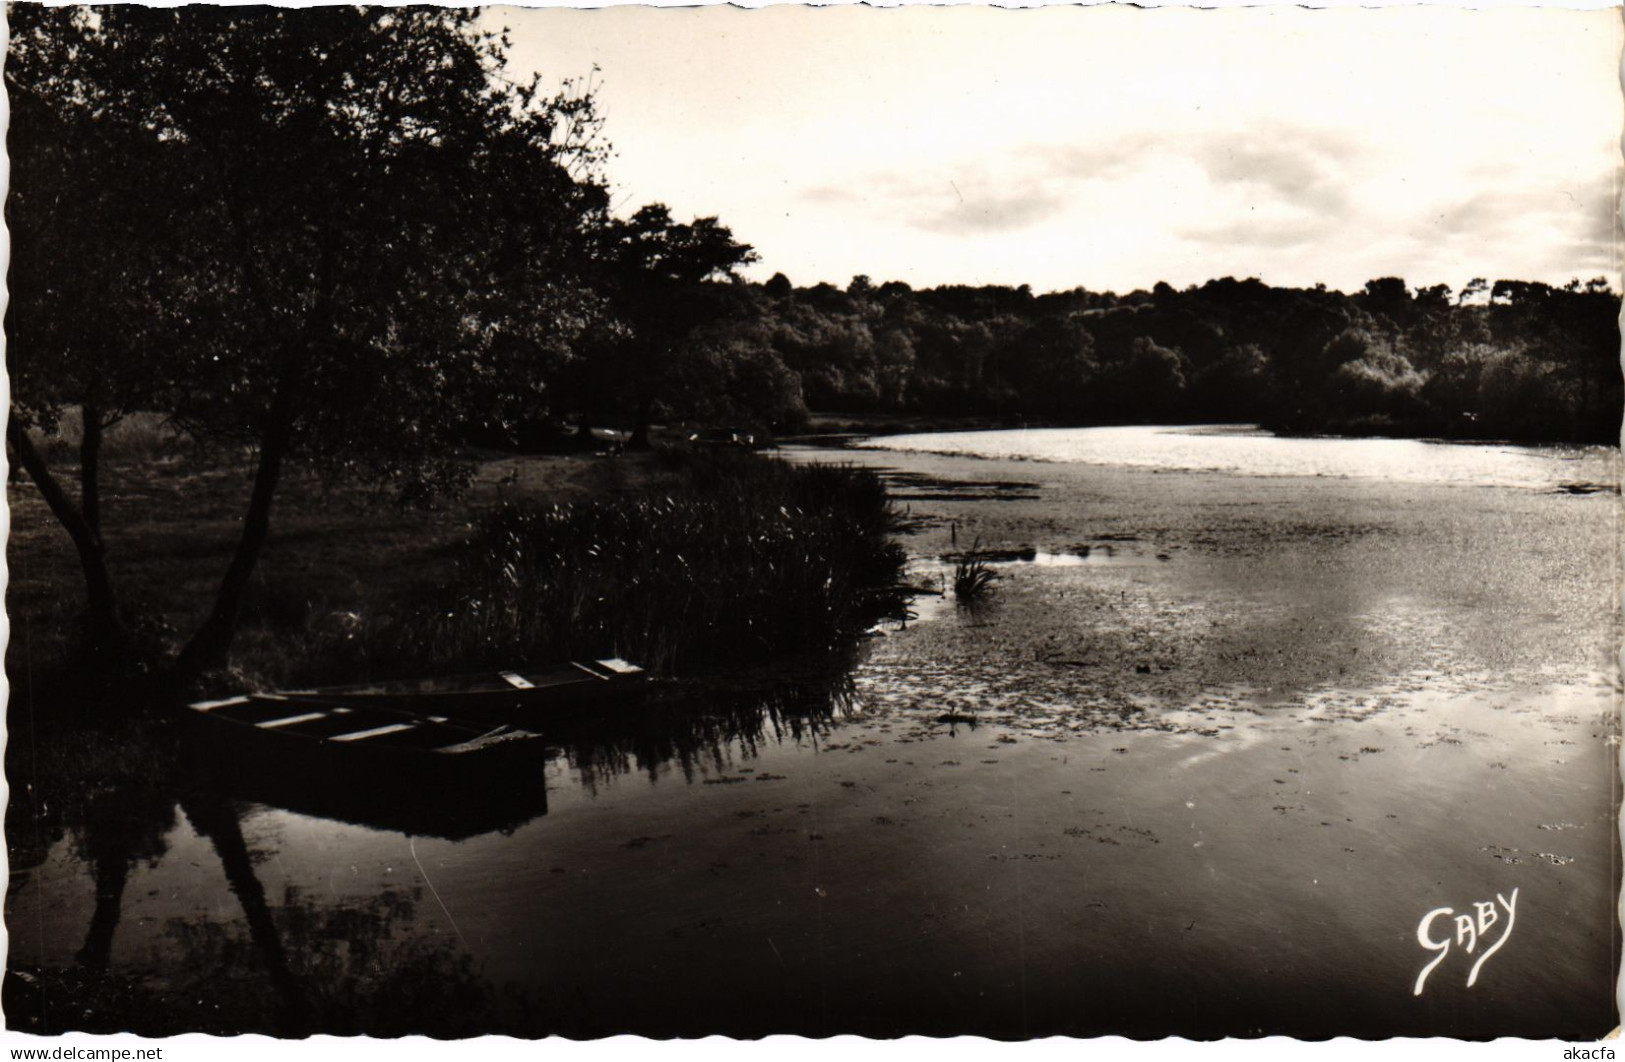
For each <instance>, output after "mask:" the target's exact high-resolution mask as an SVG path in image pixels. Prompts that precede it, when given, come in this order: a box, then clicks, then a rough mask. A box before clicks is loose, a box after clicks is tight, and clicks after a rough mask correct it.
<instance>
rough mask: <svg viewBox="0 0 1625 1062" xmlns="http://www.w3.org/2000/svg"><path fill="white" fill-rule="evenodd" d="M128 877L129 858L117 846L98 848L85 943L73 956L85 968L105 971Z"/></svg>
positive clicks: (122, 905) (98, 971)
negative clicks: (93, 897)
mask: <svg viewBox="0 0 1625 1062" xmlns="http://www.w3.org/2000/svg"><path fill="white" fill-rule="evenodd" d="M129 879H130V861H129V859H127V858H126V857H125V853H124V852H121V851H117V850H104V851H101V852H98V853H97V854H96V858H95V883H96V907H95V909H94V910H93V911H92V912H91V915H90V928H89V929H88V930H87V931H86V932H85V943H84V946H83V947H81V948H80V949H79V954H78V955H77V956H75V958H76V959H77V960H78V962H79V964H80V965H81V966H83V967H85V968H86V969H87V970H91V971H95V972H97V973H102V972H105V971H106V969H107V961H108V959H109V958H110V957H111V956H112V954H113V933H114V931H115V930H117V929H118V924H119V916H120V914H121V913H122V912H123V909H124V885H125V883H126V882H127V881H129Z"/></svg>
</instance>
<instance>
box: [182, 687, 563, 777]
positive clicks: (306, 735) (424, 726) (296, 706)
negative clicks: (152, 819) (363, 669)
mask: <svg viewBox="0 0 1625 1062" xmlns="http://www.w3.org/2000/svg"><path fill="white" fill-rule="evenodd" d="M188 707H190V708H191V710H192V711H193V712H194V713H195V716H194V718H198V719H205V720H207V721H209V722H210V723H211V724H214V725H212V726H211V728H210V732H212V733H214V734H217V735H219V736H221V737H226V738H236V739H239V740H241V739H247V740H248V741H250V743H251V744H253V745H256V746H258V747H260V748H262V749H268V748H282V749H289V748H304V749H307V750H311V751H315V750H320V751H322V752H325V753H328V754H330V755H335V756H342V757H343V758H345V759H347V760H352V759H353V760H358V761H359V760H362V759H372V760H379V761H381V762H387V763H405V762H406V761H409V760H423V759H426V758H434V759H437V760H444V761H448V762H449V761H451V760H453V759H468V760H472V759H494V758H499V757H503V756H505V755H507V754H509V753H512V752H515V751H517V750H518V748H519V746H522V745H526V744H527V743H529V742H533V741H534V742H537V743H538V746H539V744H540V742H539V739H540V737H541V735H539V734H535V733H532V732H531V731H528V730H520V729H516V728H514V727H511V726H495V727H491V726H476V725H470V724H468V723H464V722H460V721H454V720H452V719H450V718H448V717H446V716H442V715H418V714H415V713H412V712H406V711H402V710H400V709H398V708H393V707H389V706H387V705H367V704H314V703H311V702H309V701H307V700H303V699H301V698H297V697H285V696H282V695H281V694H276V693H250V694H245V695H243V696H241V697H229V698H227V699H225V700H220V701H198V702H196V703H195V704H192V705H189V706H188Z"/></svg>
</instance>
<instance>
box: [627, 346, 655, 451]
mask: <svg viewBox="0 0 1625 1062" xmlns="http://www.w3.org/2000/svg"><path fill="white" fill-rule="evenodd" d="M636 350H637V352H638V355H637V359H636V363H635V365H634V367H633V382H634V386H635V387H636V388H637V392H636V398H637V406H636V413H635V417H634V420H633V423H632V436H631V438H629V439H627V440H626V448H627V449H628V450H648V449H650V445H649V421H650V420H651V419H652V418H653V416H654V383H653V381H651V380H650V379H649V374H650V372H652V371H653V369H654V365H655V353H654V344H653V343H652V342H651V341H650V340H649V339H647V338H640V339H639V340H638V346H637V348H636Z"/></svg>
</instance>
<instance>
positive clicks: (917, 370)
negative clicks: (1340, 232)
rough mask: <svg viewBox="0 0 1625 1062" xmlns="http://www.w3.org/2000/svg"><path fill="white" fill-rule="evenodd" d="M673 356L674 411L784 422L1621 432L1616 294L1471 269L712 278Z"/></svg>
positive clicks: (1611, 435)
mask: <svg viewBox="0 0 1625 1062" xmlns="http://www.w3.org/2000/svg"><path fill="white" fill-rule="evenodd" d="M709 297H711V298H715V299H716V300H718V302H719V303H721V304H725V305H719V306H718V307H717V308H716V311H717V312H716V316H715V317H714V318H713V320H712V322H711V323H710V324H709V325H707V326H704V327H702V328H700V329H698V330H697V331H696V332H695V333H694V335H693V336H692V339H691V342H689V343H688V344H686V345H685V348H686V349H684V350H682V351H680V352H677V353H676V354H674V356H673V359H672V361H671V363H670V364H669V365H668V366H667V372H668V373H669V374H670V379H669V381H668V383H667V386H666V387H664V388H663V389H662V391H663V393H664V394H665V395H666V396H667V401H668V407H667V410H666V412H668V413H669V414H671V415H676V416H679V417H687V418H697V419H712V420H715V419H719V418H728V419H735V420H741V421H746V422H752V421H754V422H755V424H756V426H758V427H767V428H776V429H780V430H783V429H788V428H793V427H795V426H797V425H798V424H800V423H801V422H802V421H803V420H804V418H805V416H806V411H807V410H808V409H813V410H819V411H832V412H845V413H891V414H911V415H934V416H981V417H993V418H996V419H999V420H1001V421H1007V422H1012V423H1015V422H1023V421H1025V422H1029V423H1054V424H1069V425H1080V424H1107V423H1133V422H1201V421H1229V422H1234V421H1247V422H1258V423H1261V424H1264V425H1266V426H1268V427H1271V428H1275V429H1277V430H1281V431H1287V432H1327V433H1351V434H1396V435H1426V436H1450V437H1467V438H1507V439H1521V440H1547V441H1586V442H1613V441H1616V440H1617V439H1618V437H1619V428H1620V418H1621V401H1622V398H1621V377H1620V363H1619V332H1618V328H1617V323H1616V315H1617V314H1618V312H1619V299H1618V297H1617V296H1616V295H1615V294H1614V293H1613V292H1612V291H1610V290H1609V285H1608V283H1607V282H1606V280H1604V279H1601V278H1598V279H1596V280H1592V281H1590V282H1587V283H1584V284H1582V283H1580V282H1579V281H1573V282H1570V283H1569V284H1567V285H1565V286H1563V287H1561V288H1558V287H1553V286H1550V285H1546V284H1540V283H1530V282H1522V281H1505V280H1503V281H1497V282H1495V283H1494V284H1493V285H1492V284H1490V283H1488V282H1486V281H1484V280H1473V281H1471V282H1469V283H1468V284H1467V285H1465V286H1464V287H1463V288H1462V290H1461V291H1460V292H1454V291H1452V290H1451V289H1450V288H1449V287H1448V286H1445V285H1438V286H1435V287H1428V288H1422V289H1420V290H1411V289H1409V288H1407V286H1406V284H1405V282H1404V281H1403V280H1400V279H1397V278H1384V279H1379V280H1373V281H1371V282H1370V283H1368V284H1367V285H1366V286H1365V288H1364V290H1362V291H1359V292H1357V293H1355V294H1352V295H1350V294H1344V293H1342V292H1339V291H1331V290H1327V289H1325V288H1324V287H1317V288H1313V289H1301V288H1277V287H1271V286H1269V285H1267V284H1264V283H1262V282H1260V281H1258V280H1235V279H1232V278H1228V277H1227V278H1224V279H1222V280H1213V281H1209V282H1208V283H1206V284H1203V285H1201V286H1200V287H1191V288H1187V289H1185V290H1183V291H1178V290H1175V289H1174V288H1172V287H1170V286H1168V285H1166V284H1158V285H1157V286H1156V287H1155V288H1154V289H1153V290H1151V291H1149V292H1147V291H1136V292H1133V293H1131V294H1126V295H1116V294H1112V293H1110V292H1106V293H1098V292H1090V291H1085V290H1083V289H1081V288H1079V289H1074V290H1072V291H1065V292H1057V293H1053V294H1047V295H1034V294H1033V293H1032V292H1031V291H1030V290H1029V289H1028V288H1027V287H1025V286H1023V287H1019V288H1010V287H997V286H987V287H964V286H948V287H939V288H931V289H924V290H914V289H912V288H910V287H909V286H908V285H907V284H902V283H897V282H891V283H884V284H878V285H877V284H874V283H872V282H871V281H870V280H869V279H868V278H867V277H862V276H860V277H856V278H854V279H853V281H852V283H851V284H849V285H848V286H847V288H846V289H845V290H844V291H843V290H841V289H839V288H837V287H835V286H833V285H830V284H819V285H817V286H816V287H811V288H796V287H793V286H792V285H791V284H790V282H789V281H788V280H787V279H785V277H784V276H783V275H782V274H781V275H776V276H774V277H773V279H772V280H770V281H768V282H767V283H765V284H748V283H744V282H739V281H736V282H733V283H731V284H722V285H717V286H716V288H715V289H714V290H713V291H712V292H711V293H710V295H709Z"/></svg>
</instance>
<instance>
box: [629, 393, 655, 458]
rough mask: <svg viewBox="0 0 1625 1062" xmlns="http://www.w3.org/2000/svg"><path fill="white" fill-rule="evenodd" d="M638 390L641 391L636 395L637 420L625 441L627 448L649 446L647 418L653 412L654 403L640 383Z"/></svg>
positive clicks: (646, 447) (638, 448) (644, 448)
mask: <svg viewBox="0 0 1625 1062" xmlns="http://www.w3.org/2000/svg"><path fill="white" fill-rule="evenodd" d="M638 390H639V391H640V392H642V393H640V394H639V395H638V412H637V420H636V421H635V422H634V423H633V425H632V437H631V438H630V439H628V440H627V441H626V447H627V449H629V450H647V449H649V448H650V445H649V418H650V416H651V414H652V413H653V405H654V403H653V402H652V401H650V399H649V395H648V393H647V392H646V391H643V388H642V386H641V384H640V385H639V388H638Z"/></svg>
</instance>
